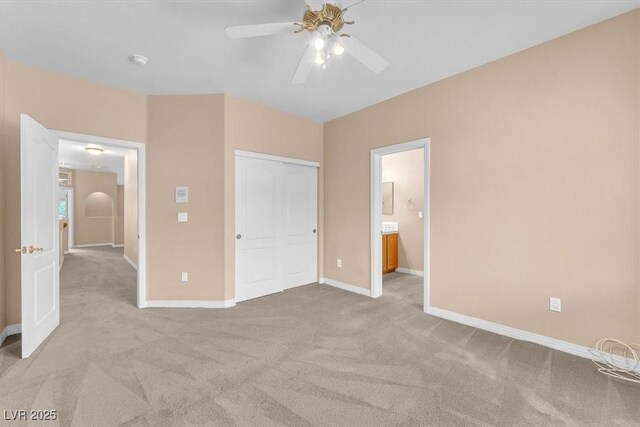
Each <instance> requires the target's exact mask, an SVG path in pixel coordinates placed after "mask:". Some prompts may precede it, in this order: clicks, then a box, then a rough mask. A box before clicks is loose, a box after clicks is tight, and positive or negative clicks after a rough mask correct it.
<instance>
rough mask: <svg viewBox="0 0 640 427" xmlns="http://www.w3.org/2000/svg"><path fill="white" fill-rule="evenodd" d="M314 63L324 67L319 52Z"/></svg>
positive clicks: (322, 57) (322, 58)
mask: <svg viewBox="0 0 640 427" xmlns="http://www.w3.org/2000/svg"><path fill="white" fill-rule="evenodd" d="M314 61H315V63H316V64H318V65H324V56H323V55H322V53H321V52H318V54H317V55H316V59H315V60H314Z"/></svg>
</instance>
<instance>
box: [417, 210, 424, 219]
mask: <svg viewBox="0 0 640 427" xmlns="http://www.w3.org/2000/svg"><path fill="white" fill-rule="evenodd" d="M422 217H423V215H422V211H418V219H422Z"/></svg>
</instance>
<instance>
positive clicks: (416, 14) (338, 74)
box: [0, 0, 640, 121]
mask: <svg viewBox="0 0 640 427" xmlns="http://www.w3.org/2000/svg"><path fill="white" fill-rule="evenodd" d="M355 1H356V0H343V1H342V3H343V4H347V5H349V4H351V3H353V2H355ZM639 6H640V0H623V1H618V0H608V1H607V0H605V1H598V0H588V1H578V0H569V1H567V0H564V1H563V0H556V1H522V0H519V1H518V0H513V1H495V0H494V1H481V0H476V1H402V0H397V1H393V0H388V1H379V0H378V1H376V0H367V1H365V2H364V3H361V4H359V5H357V6H355V7H353V9H351V10H350V11H349V12H348V13H347V18H348V19H354V20H355V21H356V24H355V25H353V26H352V27H349V28H348V32H349V33H351V34H353V35H354V36H356V37H358V38H359V39H360V40H361V41H362V42H364V43H366V44H367V45H369V46H370V47H371V48H373V49H374V50H376V51H377V52H378V53H379V54H381V55H382V56H384V57H385V58H386V59H387V60H389V62H390V64H391V65H390V66H389V67H388V68H387V69H386V70H385V71H384V72H382V73H381V74H372V73H371V72H370V71H368V70H367V69H365V68H364V67H363V66H362V65H360V64H359V63H358V62H356V61H355V60H354V59H353V58H350V57H348V56H347V55H345V56H343V57H342V58H341V59H340V61H339V63H338V62H334V63H332V64H330V65H329V66H328V68H327V69H326V70H321V69H315V70H314V71H313V72H312V75H311V76H310V78H309V80H308V81H307V83H306V84H304V85H292V84H291V83H290V80H291V76H292V75H293V72H294V71H295V68H296V65H297V63H298V60H299V58H300V55H301V54H302V51H303V48H304V45H305V43H306V37H307V35H305V34H292V35H281V36H272V37H264V38H254V39H243V40H230V39H228V38H227V37H226V35H225V33H224V28H225V27H227V26H231V25H239V24H255V23H267V22H288V21H300V20H301V16H302V12H303V7H304V2H303V0H272V1H268V0H265V1H238V0H235V1H202V0H200V1H116V0H94V1H33V0H31V1H9V0H2V1H0V48H1V49H2V50H3V51H4V53H5V55H6V56H7V57H9V58H12V59H15V60H17V61H21V62H24V63H28V64H32V65H35V66H39V67H43V68H47V69H52V70H56V71H60V72H62V73H65V74H69V75H73V76H78V77H82V78H86V79H90V80H94V81H99V82H104V83H107V84H109V85H113V86H117V87H123V88H127V89H132V90H136V91H141V92H144V93H148V94H169V93H171V94H187V93H221V92H224V93H228V94H231V95H235V96H239V97H242V98H247V99H251V100H254V101H257V102H260V103H263V104H266V105H269V106H272V107H275V108H279V109H281V110H285V111H289V112H291V113H294V114H298V115H302V116H305V117H309V118H311V119H315V120H319V121H326V120H330V119H333V118H336V117H339V116H342V115H345V114H347V113H350V112H352V111H355V110H358V109H361V108H364V107H367V106H369V105H372V104H374V103H377V102H380V101H382V100H385V99H388V98H391V97H393V96H396V95H399V94H402V93H404V92H407V91H409V90H411V89H414V88H417V87H420V86H423V85H425V84H428V83H431V82H434V81H437V80H440V79H443V78H446V77H449V76H451V75H454V74H457V73H460V72H462V71H465V70H468V69H470V68H473V67H476V66H478V65H481V64H485V63H487V62H490V61H493V60H495V59H498V58H501V57H503V56H506V55H509V54H511V53H514V52H517V51H520V50H523V49H525V48H528V47H531V46H534V45H537V44H540V43H542V42H544V41H547V40H551V39H553V38H556V37H558V36H560V35H563V34H566V33H569V32H571V31H574V30H577V29H579V28H583V27H586V26H588V25H591V24H594V23H596V22H599V21H602V20H605V19H607V18H610V17H613V16H616V15H618V14H621V13H623V12H627V11H629V10H632V9H635V8H637V7H639ZM132 53H140V54H143V55H146V56H147V57H148V58H149V60H150V61H149V64H148V65H147V66H145V67H139V66H134V65H132V64H130V63H129V62H128V61H127V58H128V57H129V55H131V54H132Z"/></svg>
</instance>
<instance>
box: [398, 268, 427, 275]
mask: <svg viewBox="0 0 640 427" xmlns="http://www.w3.org/2000/svg"><path fill="white" fill-rule="evenodd" d="M396 271H397V272H398V273H402V274H411V275H413V276H420V277H424V271H421V270H412V269H410V268H404V267H398V268H396Z"/></svg>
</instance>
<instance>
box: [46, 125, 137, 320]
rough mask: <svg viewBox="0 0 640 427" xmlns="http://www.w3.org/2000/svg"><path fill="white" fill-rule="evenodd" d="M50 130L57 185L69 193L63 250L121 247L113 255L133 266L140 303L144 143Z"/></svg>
mask: <svg viewBox="0 0 640 427" xmlns="http://www.w3.org/2000/svg"><path fill="white" fill-rule="evenodd" d="M54 133H55V135H56V136H57V138H58V144H59V157H58V160H59V175H58V176H59V177H58V180H59V183H60V184H61V185H60V188H61V189H66V190H67V192H68V194H71V195H72V198H71V199H70V200H69V207H68V209H69V218H68V222H69V227H68V228H69V232H68V248H67V249H68V251H69V252H70V253H73V251H74V250H76V251H78V250H84V251H87V253H88V254H89V251H94V252H96V251H100V250H103V251H110V252H118V253H119V252H123V253H122V254H119V255H120V256H122V258H124V260H125V261H126V262H127V263H128V264H130V265H131V266H132V267H133V268H134V269H135V270H136V296H135V304H136V305H137V307H138V308H143V307H146V291H145V288H146V282H145V272H146V269H145V264H146V263H145V261H146V258H145V247H146V245H145V242H146V233H145V230H146V221H145V188H146V186H145V146H144V144H142V143H138V142H131V141H124V140H118V139H111V138H103V137H96V136H90V135H82V134H76V133H71V132H63V131H54ZM65 184H66V185H65ZM62 236H64V234H62ZM96 254H97V252H96ZM62 255H64V252H63V253H62ZM89 255H95V254H93V253H92V254H89Z"/></svg>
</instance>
